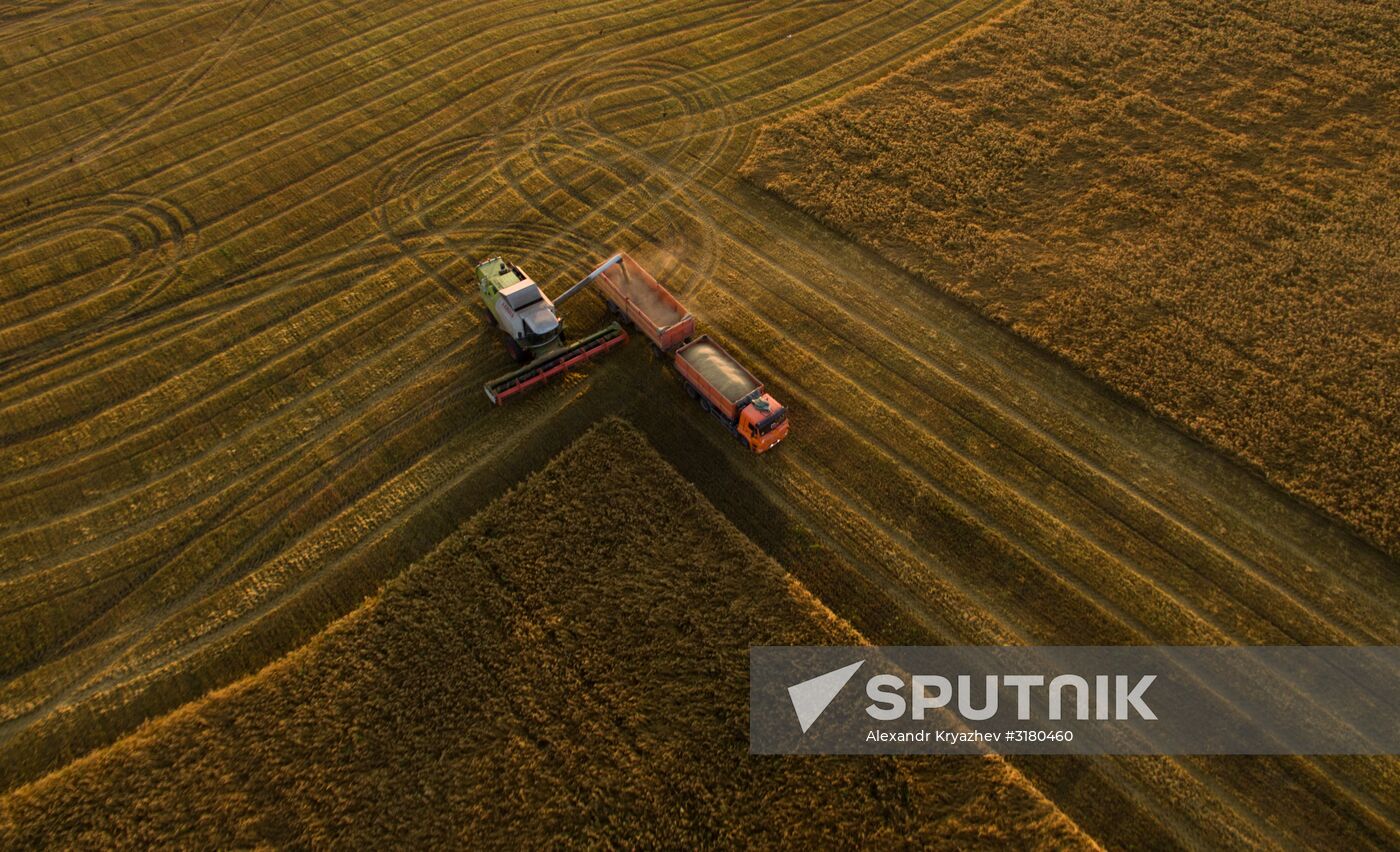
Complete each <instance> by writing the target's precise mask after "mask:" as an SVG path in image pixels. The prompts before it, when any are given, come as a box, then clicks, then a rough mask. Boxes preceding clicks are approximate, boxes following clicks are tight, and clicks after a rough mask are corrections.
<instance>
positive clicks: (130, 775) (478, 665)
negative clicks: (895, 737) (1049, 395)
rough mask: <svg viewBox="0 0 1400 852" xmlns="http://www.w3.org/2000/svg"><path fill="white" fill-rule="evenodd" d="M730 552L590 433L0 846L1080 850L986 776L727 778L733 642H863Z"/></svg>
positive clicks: (807, 772) (148, 733)
mask: <svg viewBox="0 0 1400 852" xmlns="http://www.w3.org/2000/svg"><path fill="white" fill-rule="evenodd" d="M600 470H606V471H607V472H608V473H607V475H606V476H600V475H599V471H600ZM599 507H605V509H606V510H605V511H600V510H599ZM523 514H528V515H530V516H531V518H532V519H533V523H532V525H531V527H530V529H529V531H528V532H526V533H523V534H522V533H520V532H517V531H516V530H515V529H514V526H515V524H516V523H517V522H518V519H519V518H520V516H521V515H523ZM561 547H562V548H567V550H568V552H570V553H571V554H573V557H572V558H571V559H570V560H569V561H568V562H567V563H565V564H562V565H561V564H560V561H559V558H558V552H559V549H560V548H561ZM755 550H756V546H755V545H754V544H753V543H752V542H750V541H748V540H747V539H745V538H744V537H743V536H742V535H740V534H739V533H738V532H737V531H736V530H735V529H734V528H733V526H732V525H730V524H729V522H728V521H727V520H725V519H724V516H723V515H721V514H719V513H718V512H717V511H715V509H714V508H712V507H711V506H709V505H708V504H707V503H706V502H705V500H704V497H703V496H702V495H701V494H699V493H698V492H697V491H696V490H695V488H694V486H692V485H690V484H689V483H687V482H686V481H685V480H684V479H682V478H681V477H680V476H679V475H678V474H677V473H676V472H675V470H674V469H673V468H671V467H670V466H669V465H667V464H666V462H665V461H664V460H663V459H662V458H661V457H660V456H658V455H657V454H656V453H655V452H654V451H653V450H652V449H651V448H650V447H648V446H647V444H646V442H645V439H644V438H643V437H642V436H641V435H640V434H639V433H638V432H636V431H635V430H634V429H632V428H630V427H626V426H623V425H622V424H620V423H619V422H617V421H609V422H605V423H604V424H602V425H600V426H598V427H596V428H595V429H594V430H592V431H590V432H589V433H587V434H586V435H584V436H583V437H582V438H580V439H579V440H578V441H576V442H575V443H574V444H573V445H571V446H570V447H569V448H568V449H567V450H566V451H565V452H564V453H563V454H562V455H561V456H559V457H558V458H557V459H555V460H554V461H552V462H550V463H549V465H547V466H546V467H545V468H544V470H542V471H540V472H539V473H537V474H535V475H533V476H531V477H530V478H529V479H528V480H526V482H525V483H524V484H523V485H521V486H520V487H518V488H515V489H512V490H511V491H510V493H509V494H507V495H505V496H504V497H502V498H500V499H499V500H497V501H496V502H494V503H492V504H491V505H490V506H488V507H487V508H486V509H484V510H483V511H482V512H480V513H479V514H478V515H477V516H476V517H475V518H474V519H473V520H472V521H471V522H470V523H468V524H467V525H465V526H464V527H462V528H461V529H460V530H458V531H457V532H454V533H452V534H451V535H449V536H448V538H447V539H446V540H444V541H443V543H442V544H441V545H439V546H438V547H437V548H435V549H434V550H433V551H432V552H431V553H430V554H429V555H428V556H427V557H425V558H424V559H423V560H422V561H420V562H419V563H417V564H415V565H414V566H412V567H410V568H409V569H407V570H406V571H404V572H403V574H402V575H400V576H399V577H396V578H395V579H394V580H393V581H391V582H390V583H389V584H388V585H387V586H386V588H385V589H384V591H383V592H382V593H381V594H379V595H378V596H376V597H375V598H374V599H372V600H371V601H369V602H367V603H366V604H364V605H363V606H361V607H360V608H358V609H356V610H355V611H354V612H352V613H351V614H349V615H347V616H345V617H344V618H342V619H340V620H338V621H336V622H335V623H334V624H332V625H331V626H330V627H329V628H328V629H327V630H326V631H325V632H323V633H321V634H319V635H318V636H317V637H316V638H315V639H314V640H312V642H310V643H309V644H308V645H307V646H306V647H304V648H302V649H299V650H298V651H296V652H294V653H292V654H290V655H289V656H288V657H287V658H286V659H284V660H282V661H280V662H278V663H275V664H274V665H272V666H270V667H268V668H267V669H265V670H263V671H262V672H260V673H259V674H257V675H255V676H252V677H250V678H246V679H244V680H241V681H239V682H238V683H236V684H235V685H233V686H231V687H229V688H227V689H224V690H221V691H219V692H216V693H215V694H214V695H212V696H210V697H209V698H207V699H204V700H201V701H200V702H198V703H196V704H194V705H191V706H188V707H185V708H182V709H181V710H178V711H176V712H175V713H173V714H171V715H169V716H167V717H165V718H163V719H161V720H159V721H157V722H154V723H152V724H150V725H147V726H145V727H143V728H141V729H140V730H139V731H138V732H137V733H136V734H135V735H133V736H132V737H129V738H127V739H124V740H122V741H121V742H120V743H118V744H117V745H115V746H113V747H111V748H108V749H104V750H102V751H99V752H97V753H96V754H94V755H92V756H91V757H89V758H85V759H84V760H81V761H78V762H76V763H74V764H73V765H71V766H69V767H67V768H65V769H64V770H62V771H60V772H58V773H55V774H53V775H50V776H48V777H46V778H44V779H43V780H42V781H40V782H39V783H36V784H34V785H31V786H29V787H25V788H22V789H21V790H19V791H17V792H16V793H14V794H12V795H11V796H9V797H8V798H7V799H3V800H0V841H3V843H4V845H6V846H25V845H29V844H31V843H40V842H43V841H47V842H50V843H52V842H54V841H55V840H57V841H58V842H59V844H60V845H63V846H69V845H70V844H81V845H95V846H107V845H109V844H113V843H116V844H120V845H128V844H132V845H146V844H155V843H160V842H161V841H162V840H163V839H166V838H169V837H172V836H179V837H182V838H183V839H184V841H185V842H189V843H193V844H196V845H200V846H209V847H222V848H227V847H229V846H254V845H258V844H268V843H271V844H276V845H284V844H287V843H293V844H296V845H302V844H310V845H317V844H319V843H322V842H327V841H334V842H336V843H337V844H349V845H353V846H357V847H361V848H382V847H383V846H384V845H386V844H388V845H396V846H403V845H405V844H406V845H408V846H411V847H413V848H426V847H429V846H441V845H456V844H459V843H461V842H463V841H470V843H471V844H472V845H476V846H480V845H486V846H492V847H497V846H517V847H518V846H520V845H528V846H543V845H552V844H556V843H569V844H580V843H581V844H588V845H591V844H595V843H597V844H606V843H607V842H608V840H609V839H610V838H617V837H618V836H619V835H621V836H626V837H629V838H632V840H633V842H636V843H641V844H646V845H653V844H654V845H660V846H666V847H675V846H684V845H690V844H693V843H695V842H696V841H697V840H703V841H704V842H707V843H711V844H713V843H725V844H728V843H737V844H744V843H759V844H763V845H769V844H777V843H792V842H803V841H820V839H821V838H823V837H833V836H843V835H844V836H848V837H851V838H852V839H859V840H861V841H862V842H868V843H894V842H918V843H920V844H921V845H923V844H939V845H945V846H948V847H950V848H953V847H960V848H966V847H967V846H969V845H985V846H990V845H995V844H998V843H1006V842H1016V843H1018V844H1021V845H1024V846H1027V847H1040V848H1046V849H1060V848H1096V847H1095V846H1094V844H1093V843H1092V841H1090V840H1089V839H1088V838H1086V837H1084V836H1083V835H1082V834H1081V833H1080V832H1079V831H1078V830H1077V829H1076V828H1075V827H1074V825H1073V824H1072V823H1071V822H1070V821H1069V820H1067V819H1066V818H1065V817H1064V815H1063V814H1061V813H1059V812H1058V811H1057V810H1056V809H1055V808H1054V806H1053V805H1051V804H1050V803H1049V802H1047V801H1046V800H1045V799H1044V798H1043V797H1042V796H1040V795H1039V794H1038V793H1037V792H1036V791H1035V789H1034V788H1033V787H1031V786H1030V785H1029V784H1027V783H1026V782H1025V780H1024V779H1023V778H1021V776H1020V774H1019V773H1017V772H1016V771H1015V770H1014V769H1012V768H1011V767H1009V766H1008V765H1007V764H1006V763H1005V762H1003V761H1000V760H996V759H986V760H981V759H974V760H973V761H966V760H960V759H959V758H953V757H946V756H945V757H944V758H943V759H942V760H941V761H927V760H914V759H899V760H896V759H895V758H892V757H884V758H880V759H877V760H870V759H865V758H851V757H828V758H817V759H813V760H804V761H778V760H766V761H749V760H744V757H745V755H746V753H747V743H746V741H745V740H746V736H747V724H746V720H745V711H746V708H745V702H746V701H747V699H748V682H747V668H748V646H749V645H750V644H753V643H759V642H762V643H772V644H797V645H807V644H811V645H815V644H833V643H850V642H858V641H860V637H859V635H858V634H856V633H855V631H853V630H852V629H851V627H850V626H849V625H847V624H846V623H845V622H843V621H842V620H841V619H839V618H837V617H836V616H835V615H833V614H832V613H831V612H830V611H829V610H827V609H826V608H825V607H823V606H822V605H821V604H820V603H819V602H818V601H816V600H815V599H814V598H813V597H812V596H811V595H810V594H809V593H808V592H807V591H806V590H804V589H803V588H802V586H801V584H800V583H798V582H797V581H796V580H794V579H793V578H792V576H791V575H789V574H788V573H787V572H785V571H783V569H781V568H780V567H779V566H778V565H777V564H775V563H774V562H772V561H771V560H769V559H767V558H759V559H755V558H754V556H753V554H754V552H755ZM678 635H679V636H681V637H684V640H685V641H684V642H677V641H676V637H677V636H678ZM502 698H506V699H507V700H506V701H505V702H504V706H505V707H506V708H508V712H505V713H501V712H498V711H499V710H500V709H501V707H502V700H501V699H502ZM677 727H679V728H683V729H685V730H688V731H692V732H694V733H695V736H694V737H693V738H687V739H686V740H684V741H677V740H676V739H675V738H672V737H666V736H658V735H657V734H656V733H654V732H659V731H663V730H666V729H668V728H672V729H674V728H677ZM503 789H510V790H511V791H512V792H511V794H510V795H508V796H499V795H498V793H499V791H501V790H503ZM833 790H841V791H843V792H844V795H842V796H840V797H837V798H835V799H833V797H832V796H831V791H833ZM306 792H310V795H309V796H308V795H306V794H305V793H306Z"/></svg>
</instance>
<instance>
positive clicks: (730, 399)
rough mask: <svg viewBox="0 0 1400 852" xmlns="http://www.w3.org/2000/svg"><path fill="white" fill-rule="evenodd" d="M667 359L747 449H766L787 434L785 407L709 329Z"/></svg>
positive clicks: (689, 390) (688, 390) (702, 404)
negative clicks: (722, 345)
mask: <svg viewBox="0 0 1400 852" xmlns="http://www.w3.org/2000/svg"><path fill="white" fill-rule="evenodd" d="M672 361H673V363H674V364H675V366H676V372H678V373H680V374H681V381H683V382H684V383H685V390H686V393H688V394H690V396H691V397H693V398H694V399H697V400H699V401H700V407H701V408H703V409H704V410H706V411H708V412H710V413H711V414H713V415H714V416H715V417H716V418H718V419H719V421H720V422H721V423H723V424H724V425H725V426H726V427H728V429H729V431H730V432H731V433H733V434H734V436H735V437H736V438H738V439H739V440H740V441H742V442H743V443H744V444H746V445H748V447H749V449H751V450H753V451H754V452H756V453H763V452H767V451H768V450H771V449H773V448H774V447H776V446H778V444H779V443H781V442H782V440H783V439H784V438H786V437H787V434H788V419H787V409H786V408H783V406H782V405H780V404H778V401H777V400H776V399H774V398H773V397H771V396H769V395H768V394H767V393H766V392H765V391H764V389H763V383H762V382H760V381H759V380H758V379H755V378H754V377H753V374H752V373H750V372H749V371H748V370H746V369H744V366H743V365H742V364H740V363H739V362H738V361H736V360H734V358H733V356H731V355H730V354H729V353H728V352H726V351H724V348H723V347H721V346H720V345H719V344H718V343H716V342H715V341H713V340H711V339H710V336H709V335H708V334H702V335H701V336H700V337H699V338H698V339H696V340H693V341H691V342H690V343H687V344H685V345H684V346H682V347H680V348H679V349H677V350H676V351H675V352H674V353H673V354H672Z"/></svg>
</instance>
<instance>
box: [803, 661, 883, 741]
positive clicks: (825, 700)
mask: <svg viewBox="0 0 1400 852" xmlns="http://www.w3.org/2000/svg"><path fill="white" fill-rule="evenodd" d="M863 665H865V660H861V661H860V662H858V663H851V664H850V665H849V666H845V667H844V668H839V669H837V670H836V671H831V672H827V673H826V674H824V675H818V676H816V677H814V678H812V679H811V680H804V681H802V682H801V683H797V684H793V685H792V686H789V687H788V697H789V698H791V699H792V709H793V710H794V711H795V712H796V713H797V723H798V724H799V725H801V726H802V733H804V734H805V733H807V729H808V728H810V727H812V723H813V722H815V721H817V718H818V717H819V716H821V714H822V712H823V711H824V710H826V708H827V705H829V704H831V701H832V699H834V698H835V697H836V696H837V694H838V693H840V692H841V688H842V687H844V686H845V685H846V683H847V682H848V681H849V680H850V679H851V676H852V675H854V674H855V673H856V669H858V668H860V667H861V666H863Z"/></svg>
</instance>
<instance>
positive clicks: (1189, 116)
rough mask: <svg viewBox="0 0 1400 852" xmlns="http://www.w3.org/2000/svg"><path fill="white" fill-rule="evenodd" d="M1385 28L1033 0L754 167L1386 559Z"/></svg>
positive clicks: (1361, 8)
mask: <svg viewBox="0 0 1400 852" xmlns="http://www.w3.org/2000/svg"><path fill="white" fill-rule="evenodd" d="M1398 31H1400V6H1397V5H1396V4H1394V3H1372V2H1343V3H1336V2H1331V1H1330V0H1291V1H1290V2H1286V3H1256V2H1236V3H1229V4H1224V5H1222V4H1221V3H1218V2H1205V0H1200V2H1197V0H1189V2H1184V3H1183V2H1176V0H1170V2H1169V1H1168V0H1138V2H1130V3H1112V2H1090V3H1081V2H1074V0H1032V2H1028V3H1027V4H1026V5H1025V6H1024V7H1022V8H1021V9H1019V10H1017V12H1015V13H1014V14H1010V15H1007V16H1006V17H1005V18H1004V19H1002V20H1001V21H998V22H997V23H996V24H994V25H992V26H989V27H987V28H985V29H984V30H982V31H981V32H979V33H977V34H976V35H975V36H973V37H970V38H968V39H966V40H963V41H960V42H959V43H958V44H957V45H955V46H954V47H952V48H949V49H947V50H945V51H942V52H940V53H937V54H935V55H933V56H931V57H929V58H927V59H924V60H920V61H919V62H916V63H914V64H912V65H910V66H909V67H907V68H904V69H902V70H901V71H900V72H899V73H897V74H894V75H892V76H890V77H888V78H886V79H885V80H882V81H881V82H879V83H878V84H876V85H874V86H872V87H870V88H868V89H864V90H861V91H860V92H858V93H855V94H853V95H851V96H849V97H847V98H845V99H843V100H841V101H839V102H837V103H833V104H829V105H823V106H821V107H819V108H817V109H815V110H812V111H809V112H804V113H801V114H800V115H797V116H794V117H792V118H789V119H787V120H786V121H784V122H782V123H781V124H778V125H776V126H774V127H772V128H770V129H769V130H768V131H767V132H766V133H765V134H764V136H763V138H762V141H761V142H760V143H759V145H758V146H757V148H756V150H755V154H754V159H753V160H752V161H751V163H750V164H749V174H750V175H751V176H752V177H754V178H755V179H756V180H757V181H759V182H760V183H762V184H764V185H765V186H768V187H769V188H771V189H773V190H774V191H776V192H777V193H779V194H780V195H782V196H783V197H784V198H786V199H788V200H789V201H792V202H793V203H795V204H797V205H798V206H799V207H801V208H803V209H804V210H807V211H809V212H812V213H814V214H815V215H817V216H819V217H821V218H822V219H823V220H824V221H826V222H828V223H830V224H831V225H833V226H835V227H836V228H837V229H839V230H841V231H843V232H845V233H847V234H850V235H852V236H853V237H855V238H856V239H858V240H860V241H862V242H864V243H866V244H868V245H870V246H872V247H874V248H876V249H877V250H879V251H880V252H881V253H882V254H885V255H886V256H887V257H890V258H891V259H893V260H894V261H895V262H896V263H898V264H900V265H901V266H903V267H904V268H905V269H908V270H910V271H912V272H914V273H916V274H918V275H919V276H920V277H921V278H923V279H925V280H927V281H930V282H932V283H934V284H935V285H937V286H939V287H942V288H944V289H946V290H948V291H950V292H952V293H955V294H957V295H958V296H959V297H961V298H964V299H966V300H968V301H970V302H972V303H973V304H975V305H977V307H978V308H980V309H981V310H982V311H984V312H985V313H987V314H988V315H990V316H992V317H994V318H995V319H997V320H999V321H1001V322H1004V323H1007V324H1008V325H1010V326H1011V327H1013V328H1015V329H1016V330H1017V331H1019V332H1021V333H1022V334H1024V335H1026V336H1027V337H1029V338H1031V339H1032V340H1035V341H1036V342H1037V343H1040V344H1042V345H1044V346H1046V347H1048V348H1050V349H1052V350H1054V351H1056V352H1058V353H1060V354H1062V355H1064V356H1066V357H1068V358H1069V359H1070V360H1072V361H1073V362H1074V363H1076V364H1078V365H1079V366H1081V367H1083V368H1084V369H1086V370H1088V371H1089V372H1091V373H1093V374H1094V375H1097V376H1099V377H1101V378H1103V379H1104V380H1106V381H1107V382H1109V383H1110V384H1112V385H1113V386H1114V387H1116V388H1118V389H1120V390H1122V391H1123V392H1125V393H1127V394H1129V395H1131V396H1133V397H1136V398H1138V399H1141V400H1143V401H1145V402H1146V403H1147V404H1149V405H1150V406H1151V407H1152V408H1153V409H1154V410H1156V411H1158V412H1161V413H1163V414H1165V415H1167V416H1169V417H1171V418H1173V419H1174V420H1176V421H1177V422H1178V423H1180V424H1182V425H1183V426H1185V427H1186V428H1187V429H1189V430H1191V431H1193V432H1195V433H1196V434H1199V435H1202V436H1204V437H1205V438H1207V439H1209V440H1211V441H1214V442H1215V443H1217V444H1219V445H1220V446H1222V447H1224V448H1225V449H1227V450H1229V451H1230V452H1232V453H1234V454H1235V455H1237V456H1238V457H1240V458H1242V459H1245V460H1247V461H1248V462H1249V463H1251V464H1252V465H1254V466H1256V467H1257V468H1258V469H1259V470H1260V471H1262V472H1263V473H1264V474H1265V475H1266V476H1268V477H1269V478H1270V479H1271V480H1273V481H1274V482H1277V483H1279V484H1280V485H1282V486H1283V487H1285V488H1287V489H1289V490H1291V491H1293V492H1295V493H1297V494H1299V495H1301V496H1303V497H1305V498H1307V499H1308V500H1311V501H1313V502H1315V503H1317V504H1318V505H1320V506H1322V507H1324V508H1326V509H1327V510H1328V511H1331V512H1333V513H1335V514H1336V515H1337V516H1338V517H1341V518H1343V519H1345V520H1346V521H1347V522H1349V523H1351V524H1353V525H1355V526H1356V528H1357V529H1359V530H1361V531H1362V532H1363V533H1365V534H1366V535H1369V536H1370V537H1372V539H1373V540H1375V541H1376V542H1379V543H1380V544H1381V545H1383V546H1384V547H1386V548H1387V549H1389V551H1390V552H1391V553H1392V554H1397V553H1400V488H1397V487H1396V486H1397V483H1400V204H1396V197H1397V193H1400V42H1397V40H1396V37H1395V33H1396V32H1398ZM1008 57H1015V59H1014V60H1009V59H1008Z"/></svg>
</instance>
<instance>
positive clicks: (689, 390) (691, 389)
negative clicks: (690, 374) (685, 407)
mask: <svg viewBox="0 0 1400 852" xmlns="http://www.w3.org/2000/svg"><path fill="white" fill-rule="evenodd" d="M681 384H683V385H685V395H686V396H688V397H690V398H691V399H699V398H700V394H698V393H696V392H695V386H694V385H692V384H691V383H690V382H681Z"/></svg>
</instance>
